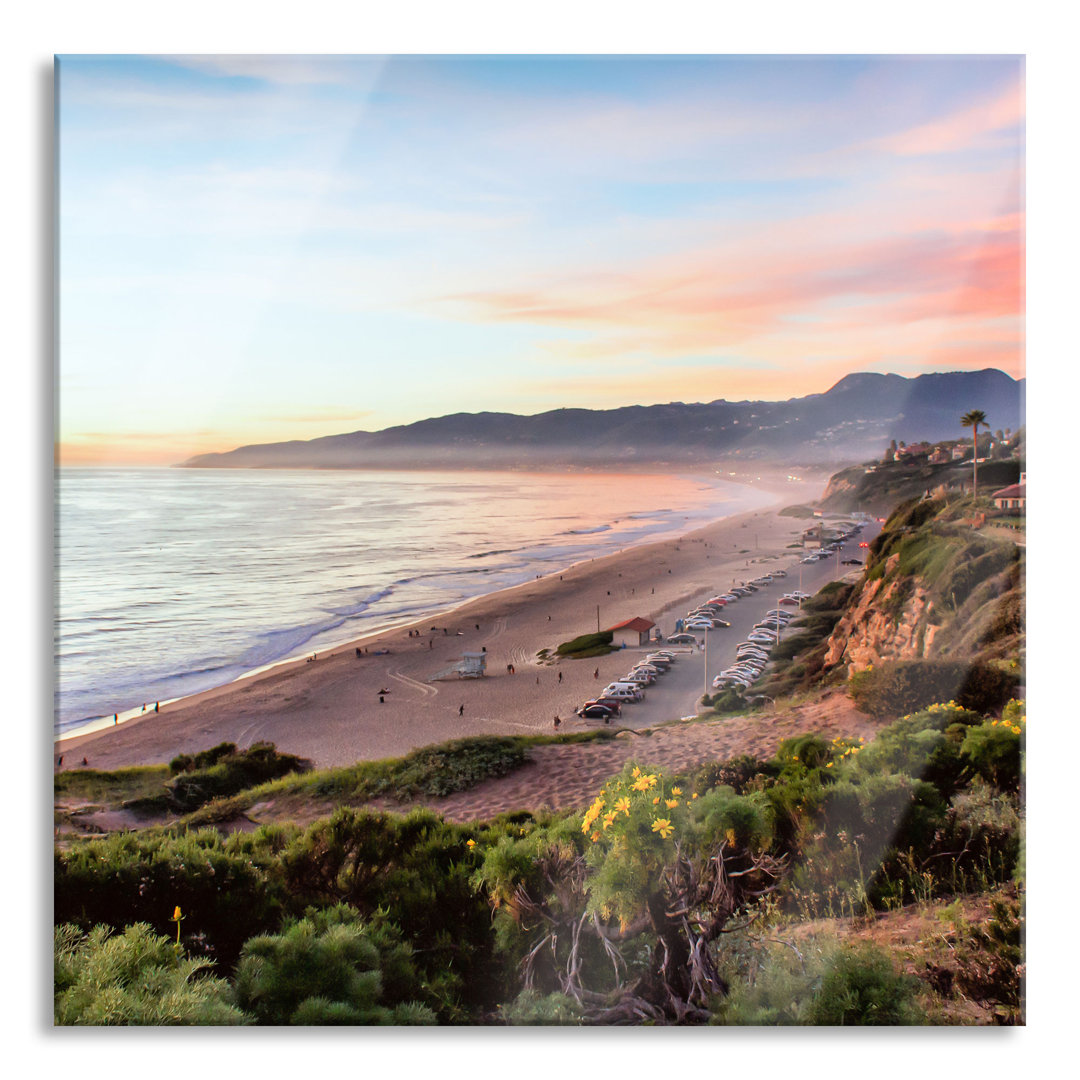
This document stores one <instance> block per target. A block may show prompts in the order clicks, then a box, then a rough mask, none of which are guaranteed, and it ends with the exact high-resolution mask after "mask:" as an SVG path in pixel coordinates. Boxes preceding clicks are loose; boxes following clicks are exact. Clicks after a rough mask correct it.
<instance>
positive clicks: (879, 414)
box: [181, 368, 1025, 469]
mask: <svg viewBox="0 0 1080 1080" xmlns="http://www.w3.org/2000/svg"><path fill="white" fill-rule="evenodd" d="M1024 393H1025V380H1023V379H1019V380H1017V379H1013V378H1012V377H1011V376H1009V375H1007V374H1006V373H1005V372H1003V371H1000V370H998V369H996V368H987V369H984V370H982V371H953V372H941V373H933V374H926V375H919V376H916V377H914V378H907V377H904V376H901V375H893V374H878V373H874V372H857V373H853V374H850V375H846V376H845V377H844V378H842V379H841V380H840V381H839V382H837V383H836V384H835V385H834V386H833V387H831V388H830V389H829V390H827V391H826V392H824V393H821V394H810V395H807V396H805V397H799V398H789V399H787V400H784V401H725V400H723V399H720V400H716V401H711V402H707V403H685V402H671V403H668V404H664V405H630V406H624V407H621V408H615V409H578V408H568V409H555V410H551V411H548V412H543V413H538V414H535V415H532V416H526V415H517V414H514V413H501V412H479V413H454V414H451V415H448V416H440V417H434V418H431V419H428V420H420V421H417V422H416V423H412V424H404V425H398V426H395V427H389V428H385V429H383V430H381V431H352V432H348V433H345V434H341V435H327V436H323V437H321V438H316V439H310V440H291V441H288V442H275V443H262V444H256V445H251V446H241V447H238V448H236V449H234V450H229V451H226V452H221V453H208V454H199V455H197V456H195V457H192V458H189V459H188V460H187V461H185V462H183V463H182V464H181V467H183V468H201V469H210V468H324V469H325V468H432V467H433V466H436V467H438V468H455V467H459V468H537V467H544V466H549V467H550V466H559V467H568V466H570V467H573V466H583V467H605V466H606V467H612V466H637V465H650V466H658V465H693V464H697V463H701V462H706V461H713V460H715V459H717V458H736V459H742V460H746V461H758V462H762V463H766V462H785V463H790V464H792V465H794V464H798V465H814V464H823V465H824V464H839V463H850V462H853V461H858V460H862V459H863V458H865V457H872V456H875V455H877V454H879V453H880V452H881V450H882V447H883V446H884V445H886V444H887V443H888V441H889V440H890V439H893V438H897V437H901V438H904V439H907V440H909V441H912V440H921V439H925V440H938V439H944V438H950V437H952V438H956V437H959V435H961V434H962V429H961V427H960V422H959V418H960V416H961V415H962V414H963V413H965V412H967V411H969V410H970V409H981V410H982V411H983V412H985V413H986V416H987V419H988V421H989V422H990V424H991V426H992V427H993V428H1016V427H1019V426H1020V424H1021V423H1022V422H1023V413H1024Z"/></svg>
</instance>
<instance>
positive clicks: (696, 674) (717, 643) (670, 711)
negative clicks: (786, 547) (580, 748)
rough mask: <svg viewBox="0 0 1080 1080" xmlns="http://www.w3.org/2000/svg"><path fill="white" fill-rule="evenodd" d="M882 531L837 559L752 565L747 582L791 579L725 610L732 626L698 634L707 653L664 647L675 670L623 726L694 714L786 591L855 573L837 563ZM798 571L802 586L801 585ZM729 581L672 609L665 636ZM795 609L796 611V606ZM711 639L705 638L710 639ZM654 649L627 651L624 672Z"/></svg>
mask: <svg viewBox="0 0 1080 1080" xmlns="http://www.w3.org/2000/svg"><path fill="white" fill-rule="evenodd" d="M880 531H881V526H880V525H879V524H878V523H877V522H876V521H875V522H868V523H867V524H866V526H865V527H864V528H863V531H862V532H861V533H857V534H856V535H855V536H853V537H852V538H851V539H850V540H848V541H847V542H846V543H845V544H844V546H843V547H842V548H841V550H840V552H839V555H838V556H836V555H834V556H833V557H832V558H830V559H828V560H825V561H823V562H816V563H809V564H807V565H806V566H803V565H802V564H801V563H800V562H799V559H800V558H801V557H802V556H803V555H804V554H805V552H803V551H800V552H799V553H798V555H795V554H794V553H793V555H792V559H791V562H784V561H782V560H777V561H773V562H768V563H764V562H763V563H752V564H751V565H750V567H749V569H747V570H746V571H745V573H746V575H747V580H749V579H751V578H755V577H758V576H759V575H761V574H765V573H768V572H771V571H772V570H774V569H780V570H786V571H787V572H788V576H787V577H786V578H780V579H778V580H776V581H774V582H773V583H772V584H771V585H766V586H764V587H763V588H761V589H759V590H758V591H757V592H755V593H751V594H750V595H749V596H744V597H742V598H741V599H740V600H737V601H735V602H734V603H729V604H728V605H727V607H726V608H725V609H724V615H723V618H725V619H727V620H728V622H730V623H731V626H730V627H728V628H723V627H721V628H719V629H717V630H710V631H708V632H707V633H705V632H698V634H697V637H698V640H699V642H705V644H706V650H701V649H700V648H699V649H694V648H692V647H685V646H683V647H679V646H664V647H665V648H666V647H670V648H672V649H678V656H679V658H678V660H676V662H675V663H674V664H673V665H672V668H671V670H670V671H669V672H668V673H667V674H665V675H661V676H660V678H658V679H657V680H656V682H654V683H653V684H652V686H650V687H649V688H648V689H647V690H646V692H645V700H644V701H641V702H638V703H637V704H626V705H624V706H623V709H622V716H621V718H620V721H619V723H620V726H621V727H627V728H643V727H650V726H652V725H654V724H658V723H662V722H664V721H667V720H672V719H674V718H675V717H679V716H690V715H695V714H696V713H697V712H698V710H699V708H700V701H701V696H702V694H705V693H710V694H711V693H713V689H712V680H713V678H714V677H715V676H716V675H719V674H720V672H721V671H723V670H724V668H726V667H728V666H729V665H730V664H731V663H732V662H733V661H734V660H735V647H736V645H738V643H739V642H740V641H744V640H745V639H746V635H747V634H749V633H750V631H751V630H752V629H753V626H754V623H756V622H760V621H761V620H762V618H764V616H765V613H766V612H767V611H768V610H769V609H770V608H774V607H779V606H780V605H779V603H778V601H779V599H780V597H781V596H783V595H784V593H787V592H792V591H793V590H795V589H800V588H801V589H802V591H803V592H807V593H810V595H811V596H812V595H813V594H814V593H816V592H817V591H818V589H820V588H821V587H822V586H823V585H827V584H828V583H829V582H830V581H835V580H836V579H837V578H841V577H843V576H844V575H845V574H847V573H849V572H851V571H852V570H854V569H855V567H853V566H842V565H839V564H840V562H841V561H842V560H843V559H852V558H855V559H862V560H864V561H865V558H866V551H865V549H860V547H859V543H860V542H862V541H865V542H869V541H871V540H873V539H874V537H875V536H877V535H878V533H879V532H880ZM800 571H801V575H802V584H801V585H800V583H799V578H800ZM730 584H731V583H730V581H727V582H717V583H715V587H710V588H705V589H702V591H701V593H700V595H699V596H697V597H695V598H694V600H693V601H692V602H691V603H688V604H686V605H685V607H683V606H681V605H680V607H679V609H675V608H672V609H669V610H668V611H665V612H663V613H662V615H661V616H660V619H659V620H658V623H659V626H660V629H661V631H662V632H663V634H664V635H665V636H667V635H668V634H673V633H675V620H676V619H678V618H683V617H685V615H686V612H687V611H689V610H691V609H692V608H693V607H695V606H696V605H697V604H699V603H701V602H702V601H704V600H708V599H709V597H711V596H716V595H718V594H720V593H723V592H726V590H727V587H729V586H730ZM791 610H793V611H794V610H795V609H794V608H792V609H791ZM786 633H787V634H794V633H797V631H796V630H794V629H792V630H788V631H786ZM706 639H707V640H706ZM649 651H651V650H650V649H626V650H624V651H623V655H624V656H625V658H626V670H627V671H629V670H630V668H631V667H633V666H634V664H635V663H637V661H638V660H639V659H640V658H642V657H644V655H645V654H646V653H647V652H649ZM706 660H707V661H708V673H707V674H706Z"/></svg>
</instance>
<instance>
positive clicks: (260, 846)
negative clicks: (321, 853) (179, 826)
mask: <svg viewBox="0 0 1080 1080" xmlns="http://www.w3.org/2000/svg"><path fill="white" fill-rule="evenodd" d="M295 831H296V830H293V832H295ZM283 835H288V831H287V830H286V831H285V833H284V834H282V833H281V832H271V833H262V832H259V833H256V834H253V835H251V836H242V835H241V834H237V835H235V836H233V837H230V838H229V839H225V838H223V837H222V836H221V834H220V833H219V832H217V831H216V830H214V829H202V830H199V831H198V832H189V833H183V834H180V835H172V834H170V833H168V832H165V831H163V830H156V829H155V830H145V831H142V832H137V833H134V832H130V833H118V834H115V835H113V836H109V837H106V838H105V839H101V840H96V839H95V840H88V841H80V842H79V843H76V844H73V845H72V846H71V847H70V848H69V849H67V850H63V849H57V850H56V852H55V855H54V863H53V900H54V917H55V919H56V921H57V922H69V923H75V924H77V925H79V926H80V927H82V928H83V929H84V930H89V929H90V928H91V927H93V926H95V925H97V924H103V925H107V926H112V927H116V928H118V929H119V928H121V927H124V926H127V925H129V924H132V923H140V922H141V923H148V924H149V925H150V927H151V928H152V929H153V930H155V931H157V932H158V933H161V934H167V933H169V932H170V929H172V931H173V932H175V927H172V925H171V923H170V916H171V915H172V913H173V909H174V908H175V907H176V906H177V905H180V907H182V909H183V910H184V912H185V914H186V916H187V917H186V918H185V920H184V923H183V930H184V935H185V937H184V944H185V945H186V946H187V948H188V950H189V951H190V952H192V953H195V954H198V955H203V956H209V957H212V958H213V959H215V960H216V961H217V962H218V964H219V965H220V966H221V967H222V968H223V969H225V970H230V969H231V968H232V966H233V964H235V963H236V959H237V957H238V956H239V955H240V949H241V947H242V946H243V944H244V942H245V941H246V940H247V939H248V938H249V937H252V936H254V935H255V934H259V933H262V932H264V931H266V930H270V929H273V928H276V927H277V925H278V923H279V921H280V918H281V916H282V914H283V913H284V912H285V911H286V909H287V906H288V904H289V897H288V895H287V894H286V892H285V890H284V888H283V885H282V881H281V873H280V870H279V869H278V866H277V862H278V860H277V857H276V855H275V851H274V849H275V847H276V846H277V845H278V844H279V843H280V841H281V839H282V838H283Z"/></svg>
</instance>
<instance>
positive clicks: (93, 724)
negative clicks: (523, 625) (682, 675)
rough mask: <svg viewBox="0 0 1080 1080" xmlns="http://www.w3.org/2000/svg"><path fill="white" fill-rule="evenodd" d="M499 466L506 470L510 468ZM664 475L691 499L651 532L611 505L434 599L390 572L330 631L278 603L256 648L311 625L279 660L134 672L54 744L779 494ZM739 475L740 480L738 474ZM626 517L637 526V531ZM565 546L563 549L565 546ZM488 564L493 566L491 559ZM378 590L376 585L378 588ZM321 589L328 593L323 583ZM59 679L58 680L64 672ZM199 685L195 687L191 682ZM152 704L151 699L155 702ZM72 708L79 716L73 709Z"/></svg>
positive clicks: (57, 713)
mask: <svg viewBox="0 0 1080 1080" xmlns="http://www.w3.org/2000/svg"><path fill="white" fill-rule="evenodd" d="M125 471H130V470H125ZM248 471H249V470H248ZM284 471H286V472H287V471H290V470H284ZM292 471H295V470H292ZM308 471H310V470H308ZM428 471H429V472H430V473H431V475H433V476H438V475H441V473H440V471H439V470H428ZM499 471H500V472H502V471H503V470H499ZM539 475H541V476H543V477H544V478H546V479H547V480H549V481H550V480H551V478H552V474H550V473H542V474H539ZM630 475H633V474H632V473H622V472H611V471H604V477H605V479H612V478H614V479H618V478H625V477H628V476H630ZM657 475H663V476H670V478H671V479H672V480H673V481H676V482H677V483H678V484H681V485H683V486H684V487H685V488H686V490H685V491H682V492H681V493H682V497H683V500H684V502H685V505H684V502H679V501H676V502H675V503H664V504H662V505H665V506H677V507H678V508H679V509H678V510H677V512H674V513H673V512H672V511H670V510H661V511H656V512H655V513H656V514H657V515H659V517H660V518H662V517H663V516H664V515H668V516H669V520H667V521H663V522H662V523H659V527H650V528H647V529H646V528H637V527H635V526H633V524H632V522H633V520H634V519H636V518H644V517H651V516H652V515H653V511H651V510H650V511H646V512H645V513H641V512H636V513H629V514H627V513H626V512H622V511H620V509H619V507H618V505H616V504H611V506H610V509H611V511H612V513H611V520H610V522H609V523H608V524H604V525H600V526H598V527H596V528H592V529H581V530H570V532H568V533H552V534H551V535H550V536H547V535H543V534H541V535H540V538H539V539H534V540H533V541H527V542H525V545H524V547H515V548H512V549H508V550H510V551H514V552H523V553H524V559H523V560H519V561H518V565H516V566H508V567H502V568H499V567H497V568H496V571H495V578H496V580H493V581H486V577H485V576H480V577H477V578H475V579H471V578H469V577H468V576H463V577H459V578H457V579H456V580H458V581H459V582H460V583H461V584H459V585H456V586H454V587H453V588H448V589H446V590H444V591H445V592H447V593H448V595H443V596H428V597H421V596H412V597H410V596H409V595H408V593H409V590H410V588H411V587H413V586H415V584H416V582H418V581H422V580H423V578H424V577H425V576H430V569H428V571H427V573H425V572H422V570H421V571H417V573H418V574H419V576H418V577H410V576H406V577H404V578H401V579H397V578H395V579H394V580H393V582H392V584H389V583H390V582H391V577H390V576H387V577H386V578H385V582H386V583H384V584H383V585H382V586H379V587H378V588H377V591H376V593H375V594H373V596H369V597H367V599H366V600H365V601H364V602H362V603H361V604H360V605H359V608H358V609H357V611H356V612H350V611H349V610H347V609H346V610H342V611H335V614H336V615H340V616H341V618H340V619H339V620H338V623H339V625H337V626H335V627H333V628H329V629H328V628H322V627H320V626H319V625H318V623H319V620H320V618H322V616H321V614H320V613H321V612H322V611H323V610H324V609H323V608H322V607H320V606H318V604H319V601H318V599H317V598H316V597H315V596H314V595H313V597H312V598H311V599H312V600H313V601H314V602H315V604H316V607H315V608H313V609H312V610H311V612H310V613H308V615H307V616H306V622H307V623H309V624H310V625H301V626H296V627H294V626H293V625H292V624H289V625H287V626H285V627H282V625H281V624H280V623H279V622H275V621H274V618H273V611H272V609H268V610H267V611H266V612H265V613H264V614H265V615H266V617H267V621H266V622H265V623H264V625H263V627H262V629H261V630H260V629H258V628H253V632H254V633H255V638H254V642H255V645H253V647H257V645H258V642H259V641H260V640H261V638H262V637H263V636H266V637H273V636H274V635H275V634H282V633H286V632H288V631H290V630H292V629H302V630H304V631H307V632H308V633H307V640H306V641H305V640H303V639H302V638H297V643H296V644H295V645H293V646H292V647H291V648H290V649H289V651H285V652H279V653H278V654H277V655H276V656H275V655H273V650H271V655H270V656H267V657H265V658H261V659H256V658H254V657H253V658H252V659H253V660H254V663H253V664H252V666H250V667H245V666H243V665H242V663H240V662H236V661H235V659H230V658H229V656H228V655H226V656H224V657H223V658H222V660H221V662H220V663H219V664H218V665H217V666H218V667H219V668H220V669H221V670H220V673H209V674H210V677H209V678H206V677H205V674H204V677H201V678H200V677H198V676H199V674H200V672H198V671H196V672H194V673H192V674H193V677H192V678H188V677H187V674H188V673H185V670H184V661H183V660H182V659H181V660H180V664H179V666H178V667H177V669H176V673H175V675H176V677H175V679H168V680H165V682H163V681H162V680H161V679H160V678H158V677H157V676H154V675H151V676H150V677H149V680H147V679H143V680H142V685H139V684H138V679H137V676H136V679H131V678H130V677H129V678H128V679H127V681H126V684H125V685H124V686H122V687H119V688H116V692H115V693H107V694H105V695H101V694H97V695H91V697H94V696H96V697H97V700H96V701H95V700H91V701H87V702H86V704H87V705H91V706H96V709H94V708H92V707H91V708H89V709H87V710H86V711H85V713H84V714H83V715H81V716H79V715H78V712H74V710H72V709H70V708H69V707H68V706H66V705H65V706H64V708H63V709H62V708H61V707H60V705H59V703H57V705H56V706H55V707H54V730H53V733H52V739H53V742H54V743H58V742H60V741H62V740H67V739H71V738H74V737H77V736H80V735H87V734H91V733H94V732H97V731H103V730H105V729H107V728H111V727H114V726H117V725H118V724H123V723H128V722H130V721H131V720H133V719H136V718H138V717H140V716H141V715H142V714H143V713H145V712H146V711H147V708H148V707H149V708H150V709H151V710H152V709H153V707H154V705H155V704H157V705H159V706H160V705H163V704H173V703H176V702H179V701H182V700H186V699H188V698H191V697H195V696H197V695H199V694H202V693H206V692H207V691H210V690H214V689H219V688H220V687H223V686H229V685H233V684H235V683H237V682H239V681H240V680H243V679H248V678H251V677H253V676H255V675H259V674H262V673H264V672H267V671H271V670H273V669H274V668H275V667H277V666H280V665H282V664H286V663H291V662H293V661H297V660H301V659H304V658H305V657H307V656H310V655H311V654H312V653H319V654H323V653H329V652H332V651H334V650H336V649H339V648H342V647H346V646H349V645H351V644H353V643H354V642H357V641H359V642H368V643H369V642H370V640H371V639H372V638H373V637H374V636H376V635H379V634H382V633H387V632H391V631H393V630H395V629H399V628H405V627H410V626H417V625H420V624H421V623H422V622H423V621H424V620H426V619H439V618H445V617H449V616H452V614H453V612H455V611H456V610H457V608H459V607H460V606H461V605H463V604H466V603H468V602H469V601H470V600H474V599H477V598H479V597H481V596H484V595H490V594H492V593H495V592H498V591H500V590H502V589H508V588H513V587H515V586H516V585H520V584H523V583H527V582H529V581H532V580H535V579H536V577H537V572H539V576H540V577H546V576H548V575H549V574H551V573H559V572H565V571H566V570H568V569H571V568H572V567H574V566H576V565H577V563H578V562H582V561H589V560H591V559H594V558H598V557H602V556H606V555H609V554H615V553H618V552H620V551H625V550H629V549H631V548H633V547H639V546H644V545H647V544H650V543H656V542H662V541H664V540H671V539H677V538H678V537H679V536H681V535H683V534H684V533H685V532H686V531H688V530H691V529H695V528H701V527H705V526H706V525H709V524H712V523H713V522H715V521H716V520H722V518H718V517H717V516H716V515H717V514H722V515H723V516H725V517H726V516H732V515H733V514H735V513H742V512H745V511H747V510H753V509H758V508H761V505H762V499H761V496H762V495H763V494H766V493H767V492H768V493H770V494H772V496H773V499H775V495H776V491H775V484H776V479H777V478H776V476H775V475H767V476H766V477H764V478H763V477H762V476H760V475H755V474H751V473H739V474H736V473H734V472H732V471H730V470H729V471H722V470H720V469H714V470H711V471H709V472H707V473H686V472H677V473H670V474H669V473H663V474H657ZM736 475H738V476H739V477H741V479H732V477H733V476H736ZM762 479H765V480H766V481H768V482H767V483H766V484H764V485H762V484H761V483H760V481H761V480H762ZM770 482H771V483H770ZM780 486H781V487H785V486H786V485H784V484H783V483H781V484H780ZM755 488H756V490H755ZM680 490H681V489H680ZM706 491H707V492H708V493H709V494H708V496H707V497H706V498H705V499H704V500H702V497H701V496H700V495H699V494H698V492H706ZM652 495H653V497H654V498H657V499H663V498H666V497H667V495H666V492H664V491H653V492H652ZM604 505H605V506H606V505H607V504H604ZM650 505H652V504H650ZM655 505H656V506H659V505H661V503H659V502H657V503H656V504H655ZM765 505H772V501H771V500H770V501H766V503H765ZM684 511H685V516H684ZM620 514H621V516H620ZM626 523H630V525H629V529H628V526H627V524H626ZM649 524H650V526H652V525H653V522H651V521H650V523H649ZM588 533H595V534H598V535H597V537H595V538H594V537H592V536H587V535H586V534H588ZM492 543H496V541H492ZM560 546H561V547H562V548H564V549H565V550H562V551H559V550H558V549H559V548H560ZM548 549H551V551H554V552H555V555H554V556H553V555H552V554H551V553H550V552H549V550H548ZM490 554H495V555H502V554H505V553H504V552H500V551H494V552H482V553H481V554H480V555H473V556H465V558H466V559H469V558H484V557H486V556H487V555H490ZM511 558H512V556H511ZM564 560H565V561H564ZM471 565H472V564H471V563H469V562H463V563H461V564H460V566H458V564H457V563H448V564H446V566H445V567H444V568H443V570H442V571H441V572H443V573H446V574H449V575H451V576H453V575H455V574H458V575H460V574H463V573H481V571H480V570H470V571H466V570H465V568H466V566H471ZM482 565H483V566H485V567H486V566H487V563H483V564H482ZM476 566H477V567H480V566H481V564H480V563H477V564H476ZM552 567H556V569H554V570H553V569H552ZM402 572H405V571H404V569H402V570H399V571H398V573H399V574H400V573H402ZM488 572H490V571H488ZM500 579H501V580H500ZM470 581H473V582H474V583H473V584H472V585H469V584H468V582H470ZM399 586H403V589H399V588H398V587H399ZM371 587H372V588H375V586H371ZM391 593H399V594H400V595H399V596H396V597H395V601H394V603H392V604H391V605H390V608H391V610H387V611H381V610H380V608H381V606H382V605H381V604H377V605H371V604H370V603H369V602H370V601H371V600H372V599H373V597H374V598H377V599H379V600H381V599H382V598H383V597H385V596H386V595H388V594H391ZM455 594H456V595H455ZM323 595H325V589H324V590H323ZM425 601H426V602H425ZM369 607H371V610H365V609H367V608H369ZM394 607H396V608H397V610H396V611H395V610H393V608H394ZM298 618H300V619H301V623H304V622H305V616H304V615H298ZM249 651H250V650H249ZM63 659H64V658H63V657H59V658H58V661H57V663H58V664H60V663H62V662H63ZM195 667H196V668H198V667H199V665H198V664H196V665H195ZM200 670H201V669H200ZM144 674H145V673H144ZM57 677H58V678H59V673H58V672H57ZM219 680H220V681H219ZM83 681H84V682H86V683H88V684H90V685H92V684H93V683H94V682H95V681H96V671H95V669H94V668H87V670H86V671H84V673H83ZM170 682H172V685H169V683H170ZM193 683H194V685H192V684H193ZM200 684H201V685H200ZM76 689H77V688H74V687H73V688H72V691H73V692H74V691H75V690H76ZM140 703H141V707H140ZM147 703H149V706H148V704H147ZM109 709H112V712H109V711H108V710H109ZM97 710H100V711H97ZM63 712H67V713H68V715H67V716H65V717H64V718H63V721H62V722H61V715H62V713H63ZM73 712H74V715H72V713H73ZM114 717H115V718H116V719H114Z"/></svg>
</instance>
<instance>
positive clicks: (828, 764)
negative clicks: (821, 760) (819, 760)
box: [825, 761, 832, 769]
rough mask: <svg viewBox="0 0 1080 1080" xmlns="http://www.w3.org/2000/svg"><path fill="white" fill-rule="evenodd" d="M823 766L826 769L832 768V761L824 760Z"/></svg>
mask: <svg viewBox="0 0 1080 1080" xmlns="http://www.w3.org/2000/svg"><path fill="white" fill-rule="evenodd" d="M825 768H826V769H831V768H832V762H831V761H826V762H825Z"/></svg>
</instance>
